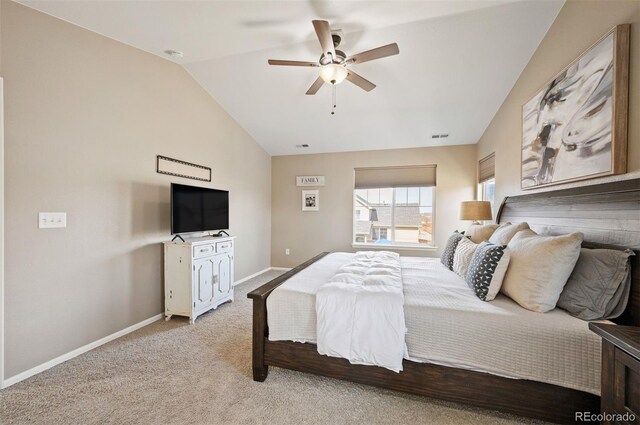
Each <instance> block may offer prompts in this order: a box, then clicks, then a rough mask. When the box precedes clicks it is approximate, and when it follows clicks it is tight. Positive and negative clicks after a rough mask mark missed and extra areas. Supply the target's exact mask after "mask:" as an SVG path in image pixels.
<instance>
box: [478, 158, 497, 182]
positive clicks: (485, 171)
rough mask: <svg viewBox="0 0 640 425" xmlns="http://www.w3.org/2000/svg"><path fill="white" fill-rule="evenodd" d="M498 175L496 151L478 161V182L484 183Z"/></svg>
mask: <svg viewBox="0 0 640 425" xmlns="http://www.w3.org/2000/svg"><path fill="white" fill-rule="evenodd" d="M495 176H496V154H495V152H494V153H492V154H491V155H488V156H486V157H484V158H482V159H481V160H480V162H479V163H478V183H484V182H486V181H487V180H490V179H492V178H494V177H495Z"/></svg>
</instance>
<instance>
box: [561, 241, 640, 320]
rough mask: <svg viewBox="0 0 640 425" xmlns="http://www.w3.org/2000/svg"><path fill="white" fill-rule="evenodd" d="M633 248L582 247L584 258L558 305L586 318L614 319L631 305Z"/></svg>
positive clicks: (572, 274)
mask: <svg viewBox="0 0 640 425" xmlns="http://www.w3.org/2000/svg"><path fill="white" fill-rule="evenodd" d="M632 255H635V254H634V253H633V251H631V250H630V249H627V250H626V251H618V250H615V249H587V248H582V249H581V250H580V257H579V258H578V262H577V263H576V267H575V268H574V269H573V273H571V276H570V277H569V280H568V281H567V284H566V286H565V287H564V290H563V291H562V293H561V294H560V299H559V300H558V307H560V308H563V309H565V310H567V311H568V312H569V313H570V314H571V315H572V316H575V317H577V318H579V319H583V320H599V319H614V318H616V317H618V316H620V315H621V314H622V312H623V311H624V309H625V308H626V306H627V300H628V299H629V291H630V290H631V264H630V261H629V257H631V256H632Z"/></svg>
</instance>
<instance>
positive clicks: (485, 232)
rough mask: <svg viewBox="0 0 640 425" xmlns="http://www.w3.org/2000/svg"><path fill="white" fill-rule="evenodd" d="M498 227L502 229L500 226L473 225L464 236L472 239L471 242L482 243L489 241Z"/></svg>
mask: <svg viewBox="0 0 640 425" xmlns="http://www.w3.org/2000/svg"><path fill="white" fill-rule="evenodd" d="M498 227H500V226H499V225H498V224H485V225H484V226H483V225H481V224H472V225H471V226H469V228H468V229H467V230H466V232H464V234H465V236H468V237H469V239H471V242H473V243H480V242H484V241H488V240H489V238H490V237H491V235H493V232H495V231H496V229H497V228H498Z"/></svg>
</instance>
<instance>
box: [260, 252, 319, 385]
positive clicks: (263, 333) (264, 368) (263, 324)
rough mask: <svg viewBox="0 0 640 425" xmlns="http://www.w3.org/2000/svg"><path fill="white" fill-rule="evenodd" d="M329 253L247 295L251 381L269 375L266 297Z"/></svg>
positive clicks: (261, 379) (303, 264)
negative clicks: (249, 303)
mask: <svg viewBox="0 0 640 425" xmlns="http://www.w3.org/2000/svg"><path fill="white" fill-rule="evenodd" d="M328 254H329V252H323V253H322V254H319V255H316V256H315V257H313V258H312V259H310V260H308V261H306V262H304V263H302V264H300V265H299V266H298V267H295V268H293V269H291V270H289V271H288V272H286V273H284V274H282V275H280V276H278V277H276V278H275V279H273V280H271V281H269V282H268V283H265V284H264V285H262V286H261V287H259V288H257V289H254V290H253V291H251V292H249V293H248V294H247V298H250V299H252V300H253V331H252V339H253V342H252V344H253V356H252V362H253V380H254V381H258V382H263V381H264V380H265V379H267V375H268V374H269V366H268V365H267V364H266V363H265V358H264V352H265V339H266V338H268V337H269V326H268V325H267V297H269V295H270V294H271V292H272V291H273V290H274V289H276V288H277V287H278V286H280V285H282V284H283V283H284V282H285V281H286V280H287V279H289V278H290V277H291V276H293V275H295V274H297V273H299V272H300V271H301V270H304V269H306V268H307V267H309V266H310V265H311V264H313V263H315V262H316V261H318V260H320V259H321V258H323V257H325V256H326V255H328Z"/></svg>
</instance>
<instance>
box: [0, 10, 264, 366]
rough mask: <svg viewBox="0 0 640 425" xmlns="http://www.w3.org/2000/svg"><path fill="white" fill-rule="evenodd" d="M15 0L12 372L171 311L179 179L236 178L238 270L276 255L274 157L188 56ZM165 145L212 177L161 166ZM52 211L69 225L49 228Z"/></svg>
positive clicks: (10, 63)
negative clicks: (172, 172)
mask: <svg viewBox="0 0 640 425" xmlns="http://www.w3.org/2000/svg"><path fill="white" fill-rule="evenodd" d="M2 6H3V10H2V42H3V46H2V47H3V48H2V63H3V65H4V67H3V73H4V77H5V112H6V159H7V162H6V175H5V179H6V206H7V208H6V223H7V226H6V246H7V247H10V249H7V252H6V303H5V305H6V314H5V317H6V324H5V326H6V340H5V342H6V374H5V377H11V376H13V375H15V374H17V373H19V372H22V371H24V370H26V369H29V368H31V367H34V366H36V365H38V364H41V363H43V362H45V361H48V360H51V359H52V358H54V357H56V356H59V355H61V354H64V353H67V352H69V351H71V350H73V349H75V348H78V347H80V346H82V345H85V344H87V343H90V342H92V341H95V340H97V339H99V338H102V337H104V336H106V335H109V334H111V333H113V332H116V331H118V330H121V329H123V328H125V327H127V326H130V325H132V324H134V323H137V322H140V321H142V320H144V319H147V318H149V317H152V316H154V315H156V314H158V313H160V312H161V311H162V305H163V301H162V280H161V270H162V261H161V260H162V258H161V255H162V248H161V242H162V241H166V240H169V239H170V236H169V231H170V213H169V183H170V182H172V181H179V182H180V183H185V184H200V185H203V186H208V187H215V188H222V189H228V190H230V198H231V233H232V234H234V235H236V236H237V237H238V238H237V250H236V256H235V258H236V279H240V278H242V277H244V276H247V275H249V274H251V273H255V272H257V271H259V270H262V269H264V268H267V267H269V261H270V253H269V250H270V224H271V218H270V210H271V207H270V203H271V194H270V191H271V187H270V176H271V159H270V157H269V155H268V154H267V153H266V152H264V150H263V149H262V148H260V147H259V146H258V145H257V144H256V143H255V142H254V141H253V140H252V139H251V137H250V136H249V135H248V134H247V133H246V132H245V131H244V130H243V129H242V128H241V127H240V126H239V125H238V124H237V123H236V122H235V121H233V120H232V119H231V118H230V117H229V115H227V113H225V111H224V110H223V109H222V108H221V107H220V106H219V105H218V104H216V103H215V102H214V101H213V100H212V99H211V97H210V96H208V95H207V93H206V92H205V91H204V90H203V89H202V88H201V87H200V86H198V85H197V84H196V83H195V82H194V81H193V80H192V78H191V77H190V76H189V75H188V74H187V73H186V72H185V71H184V69H183V68H182V67H180V66H178V65H175V64H173V63H171V62H168V61H166V60H163V59H161V58H159V57H156V56H153V55H151V54H148V53H144V52H142V51H140V50H137V49H135V48H132V47H129V46H126V45H123V44H121V43H118V42H115V41H113V40H110V39H108V38H105V37H102V36H100V35H97V34H95V33H92V32H89V31H86V30H83V29H81V28H79V27H76V26H73V25H70V24H68V23H65V22H63V21H61V20H57V19H54V18H52V17H49V16H47V15H44V14H42V13H39V12H36V11H33V10H31V9H28V8H26V7H24V6H21V5H18V4H16V3H13V2H3V5H2ZM169 47H171V46H169ZM156 154H163V155H167V156H171V157H176V158H181V159H184V160H187V161H192V162H196V163H199V164H204V165H207V166H210V167H212V168H213V182H212V183H210V184H201V183H198V182H196V181H193V180H185V179H180V178H172V177H170V176H165V175H160V174H157V173H156V172H155V156H156ZM39 211H66V212H67V214H68V227H67V228H66V229H48V230H39V229H38V228H37V214H38V212H39Z"/></svg>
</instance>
